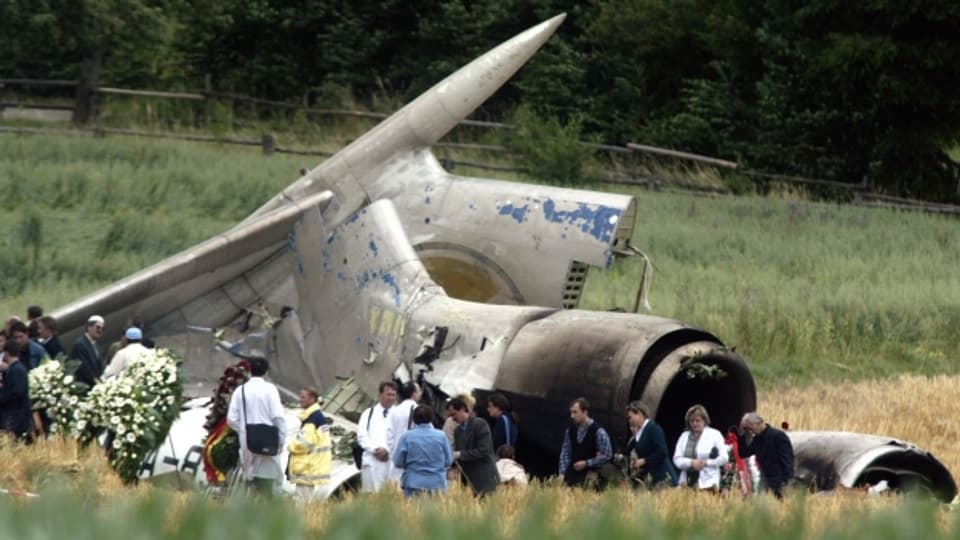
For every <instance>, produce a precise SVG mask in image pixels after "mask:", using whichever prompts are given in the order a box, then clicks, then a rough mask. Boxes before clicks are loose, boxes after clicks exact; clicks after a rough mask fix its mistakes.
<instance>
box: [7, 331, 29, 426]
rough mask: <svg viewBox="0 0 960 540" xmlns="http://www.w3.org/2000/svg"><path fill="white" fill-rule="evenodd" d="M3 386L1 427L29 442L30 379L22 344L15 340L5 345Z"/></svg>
mask: <svg viewBox="0 0 960 540" xmlns="http://www.w3.org/2000/svg"><path fill="white" fill-rule="evenodd" d="M3 352H4V355H3V364H2V366H0V369H2V370H3V386H2V387H0V429H3V430H4V431H7V432H8V433H11V434H13V435H14V436H15V437H17V438H18V439H20V440H26V441H28V442H29V440H30V433H31V431H32V430H33V429H32V428H33V412H32V411H31V410H30V380H29V378H28V377H27V368H26V366H25V365H24V363H23V362H21V361H20V354H21V352H20V345H19V344H18V343H17V342H16V341H13V340H10V341H7V342H6V344H5V345H4V347H3Z"/></svg>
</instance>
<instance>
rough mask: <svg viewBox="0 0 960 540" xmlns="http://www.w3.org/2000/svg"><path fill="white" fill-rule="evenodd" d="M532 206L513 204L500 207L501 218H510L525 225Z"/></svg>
mask: <svg viewBox="0 0 960 540" xmlns="http://www.w3.org/2000/svg"><path fill="white" fill-rule="evenodd" d="M529 207H530V205H528V204H525V205H523V206H516V207H515V206H513V205H512V204H505V205H503V206H501V207H500V215H501V216H510V217H512V218H513V219H515V220H516V221H517V223H523V222H524V221H525V220H526V218H527V210H528V209H529Z"/></svg>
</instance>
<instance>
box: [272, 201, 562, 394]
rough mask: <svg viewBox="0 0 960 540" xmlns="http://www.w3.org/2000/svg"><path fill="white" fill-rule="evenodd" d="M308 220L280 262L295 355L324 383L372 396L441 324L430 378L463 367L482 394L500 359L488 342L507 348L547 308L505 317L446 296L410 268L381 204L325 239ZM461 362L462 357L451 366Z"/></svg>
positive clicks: (311, 217)
mask: <svg viewBox="0 0 960 540" xmlns="http://www.w3.org/2000/svg"><path fill="white" fill-rule="evenodd" d="M318 214H319V212H316V211H315V212H313V213H309V214H308V215H307V216H305V218H304V219H303V220H301V221H300V222H298V223H297V224H296V226H295V229H294V230H295V232H294V237H295V242H296V249H295V250H291V251H290V253H289V258H290V259H291V264H292V265H294V266H295V267H296V268H297V270H296V271H295V272H294V279H295V283H296V284H297V290H298V292H299V294H300V297H301V299H302V302H301V307H300V314H299V315H300V317H301V318H300V322H301V327H302V330H303V334H304V336H305V342H304V356H305V357H306V358H308V359H312V361H313V362H317V363H320V364H322V365H323V366H324V369H323V370H322V371H323V373H324V375H323V376H322V377H321V379H322V380H321V382H322V383H323V384H324V385H326V384H330V383H331V382H332V381H334V380H335V377H337V376H339V377H347V376H352V377H355V378H356V379H357V381H358V384H360V386H361V387H362V388H364V389H365V390H366V391H368V392H371V395H373V394H375V390H376V386H377V384H378V383H379V382H381V381H383V380H387V379H390V378H392V375H393V372H394V371H395V370H396V369H397V368H398V367H399V366H400V364H401V362H403V363H405V364H406V365H407V367H408V369H410V371H411V372H414V371H415V370H416V368H415V367H414V366H412V361H413V359H414V358H415V357H416V356H417V355H418V354H419V353H420V352H421V349H422V347H423V345H424V339H425V338H424V337H422V335H423V334H424V333H428V332H429V331H432V330H433V329H434V328H435V327H437V326H445V327H447V328H448V329H449V334H448V337H447V342H446V343H447V344H446V346H445V348H444V355H443V358H444V359H445V360H443V361H437V363H436V365H434V366H433V368H434V370H435V372H434V373H431V377H432V378H434V379H436V380H438V381H439V380H442V379H443V378H444V377H445V376H446V375H447V374H455V373H459V372H460V371H462V368H466V370H467V371H468V372H474V373H476V374H477V375H476V377H474V378H473V383H475V384H482V386H483V387H489V386H490V385H491V384H492V383H493V377H495V375H496V370H497V366H499V361H500V357H499V356H498V355H502V352H503V349H502V348H501V349H500V350H499V352H496V351H497V349H496V348H495V347H494V345H496V344H498V343H500V344H501V346H502V345H504V344H506V343H509V340H510V338H511V337H512V335H513V334H514V333H516V331H517V330H518V329H519V328H520V327H521V326H522V325H523V324H525V323H526V322H527V321H529V320H533V319H537V318H540V317H543V316H546V315H548V314H550V313H552V312H554V311H555V310H553V309H548V308H533V307H515V308H510V309H506V310H505V309H504V307H503V306H491V305H486V304H477V303H472V302H464V301H460V300H455V299H451V298H449V297H447V296H446V294H445V293H444V291H443V290H442V289H441V288H440V287H438V286H437V285H436V284H434V283H433V281H432V280H431V279H430V276H429V274H427V272H426V269H425V268H424V267H423V265H422V264H421V263H420V260H419V258H418V256H417V254H416V252H415V251H414V250H413V248H412V247H411V246H410V243H409V240H407V238H406V235H405V234H404V232H403V227H402V226H401V225H400V221H399V217H398V216H397V213H396V210H395V209H394V206H393V204H392V202H390V201H389V200H381V201H377V202H375V203H373V204H371V205H369V206H367V207H365V208H364V209H362V210H360V211H359V212H357V213H355V214H354V215H353V216H350V217H349V218H348V219H347V220H346V221H345V222H344V223H342V224H341V225H339V226H337V227H336V228H334V229H332V230H331V231H329V232H327V231H326V230H325V229H324V228H323V220H322V218H321V217H320V216H319V215H318ZM306 250H309V251H311V253H309V254H307V253H306V252H305V251H306ZM430 343H432V341H431V342H430ZM472 355H478V357H477V358H470V357H471V356H472ZM479 355H482V358H480V357H479ZM463 357H467V358H469V360H463V361H461V362H460V363H456V362H455V361H454V360H453V359H457V358H463ZM471 366H472V367H471ZM420 368H423V369H426V368H427V366H420ZM481 374H482V375H481Z"/></svg>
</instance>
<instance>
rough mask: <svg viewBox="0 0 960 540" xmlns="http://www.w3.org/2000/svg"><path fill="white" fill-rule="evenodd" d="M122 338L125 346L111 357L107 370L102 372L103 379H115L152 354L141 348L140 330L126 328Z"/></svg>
mask: <svg viewBox="0 0 960 540" xmlns="http://www.w3.org/2000/svg"><path fill="white" fill-rule="evenodd" d="M123 337H124V338H126V341H127V344H126V346H124V347H123V348H122V349H120V350H119V351H117V354H115V355H113V359H112V360H110V363H109V364H108V365H107V369H105V370H103V378H104V379H109V378H110V377H116V376H117V375H119V374H121V373H123V372H124V371H125V370H126V369H127V368H128V367H130V366H131V365H132V364H133V363H134V362H136V361H137V360H140V359H141V358H144V357H146V356H148V355H151V354H153V352H152V351H151V350H150V349H148V348H146V347H144V346H143V343H142V342H143V330H140V329H139V328H137V327H136V326H131V327H130V328H127V331H126V333H124V335H123Z"/></svg>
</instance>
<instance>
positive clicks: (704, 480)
mask: <svg viewBox="0 0 960 540" xmlns="http://www.w3.org/2000/svg"><path fill="white" fill-rule="evenodd" d="M684 420H685V421H686V424H687V430H686V431H684V432H683V434H682V435H680V439H678V440H677V447H676V449H675V450H674V452H673V464H674V465H676V466H677V469H678V470H679V471H680V478H679V482H678V483H679V485H681V486H688V487H693V488H698V489H703V490H709V491H714V492H717V491H719V490H720V468H721V467H723V465H724V464H726V463H727V460H728V459H729V458H728V456H727V446H726V442H725V441H724V439H723V434H721V433H720V432H719V431H717V430H715V429H713V428H712V427H710V415H709V414H707V409H706V408H704V406H703V405H700V404H697V405H694V406H692V407H690V408H689V409H687V414H686V415H685V416H684Z"/></svg>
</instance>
